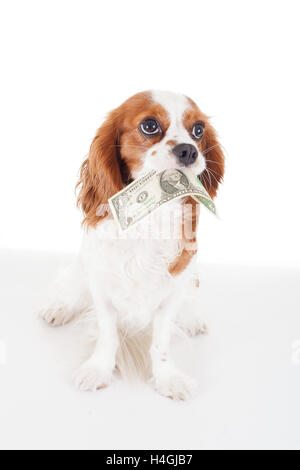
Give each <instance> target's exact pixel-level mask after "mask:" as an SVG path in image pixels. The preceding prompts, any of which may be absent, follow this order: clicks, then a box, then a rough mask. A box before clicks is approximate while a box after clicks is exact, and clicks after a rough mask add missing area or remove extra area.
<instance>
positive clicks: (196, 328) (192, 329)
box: [180, 319, 208, 336]
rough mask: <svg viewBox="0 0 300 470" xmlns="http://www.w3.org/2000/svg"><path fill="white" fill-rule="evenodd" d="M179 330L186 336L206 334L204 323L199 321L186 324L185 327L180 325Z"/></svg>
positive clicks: (206, 329)
mask: <svg viewBox="0 0 300 470" xmlns="http://www.w3.org/2000/svg"><path fill="white" fill-rule="evenodd" d="M180 328H181V329H182V330H183V331H184V332H185V333H186V334H187V335H188V336H197V335H206V334H207V333H208V328H207V325H206V323H204V322H203V321H201V320H200V319H199V320H195V321H194V322H190V323H186V324H185V325H180Z"/></svg>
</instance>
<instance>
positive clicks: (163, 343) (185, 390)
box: [150, 300, 197, 400]
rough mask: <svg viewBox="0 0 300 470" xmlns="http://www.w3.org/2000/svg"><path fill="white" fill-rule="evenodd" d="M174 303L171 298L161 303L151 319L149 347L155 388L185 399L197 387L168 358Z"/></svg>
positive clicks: (193, 381)
mask: <svg viewBox="0 0 300 470" xmlns="http://www.w3.org/2000/svg"><path fill="white" fill-rule="evenodd" d="M174 312H176V303H175V302H174V301H173V302H172V300H171V301H170V302H168V304H165V305H162V306H161V307H160V308H159V309H158V311H157V312H156V314H155V317H154V321H153V338H152V346H151V349H150V354H151V360H152V373H153V382H154V387H155V389H156V390H157V391H158V392H159V393H160V394H162V395H164V396H166V397H169V398H173V399H175V400H186V399H187V398H189V397H190V396H191V395H193V394H194V392H195V391H196V389H197V383H196V381H195V380H193V379H191V378H190V377H188V376H186V375H185V374H183V373H182V372H180V371H179V370H178V369H177V368H176V367H175V365H174V364H173V362H172V360H171V359H170V352H169V349H170V342H171V335H172V321H173V319H174V316H176V313H175V315H174Z"/></svg>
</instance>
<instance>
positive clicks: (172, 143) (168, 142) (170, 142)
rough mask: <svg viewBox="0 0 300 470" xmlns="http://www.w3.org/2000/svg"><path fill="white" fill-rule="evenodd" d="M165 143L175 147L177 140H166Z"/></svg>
mask: <svg viewBox="0 0 300 470" xmlns="http://www.w3.org/2000/svg"><path fill="white" fill-rule="evenodd" d="M166 145H170V147H175V145H177V141H176V140H173V139H171V140H168V141H167V142H166Z"/></svg>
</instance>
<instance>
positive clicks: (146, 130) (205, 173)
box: [78, 91, 224, 225]
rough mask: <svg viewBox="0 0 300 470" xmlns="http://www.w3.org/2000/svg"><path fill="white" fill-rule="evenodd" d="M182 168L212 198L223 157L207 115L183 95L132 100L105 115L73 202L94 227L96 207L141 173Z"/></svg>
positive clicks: (149, 94)
mask: <svg viewBox="0 0 300 470" xmlns="http://www.w3.org/2000/svg"><path fill="white" fill-rule="evenodd" d="M184 167H189V168H190V169H192V170H193V171H194V172H195V174H196V175H198V176H199V177H200V178H201V181H202V183H203V184H204V186H205V188H206V189H207V191H208V192H209V193H210V195H211V196H212V197H214V196H215V195H216V192H217V188H218V184H219V182H220V181H221V179H222V177H223V172H224V158H223V154H222V151H221V148H220V146H219V144H218V141H217V139H216V134H215V131H214V129H213V128H212V126H211V125H210V123H209V121H208V118H207V116H205V114H203V113H202V112H201V111H200V109H199V108H198V106H197V105H196V104H195V103H194V102H193V101H192V100H191V99H190V98H187V97H186V96H184V95H180V94H175V93H170V92H160V91H153V92H143V93H138V94H137V95H134V96H133V97H131V98H129V99H128V100H127V101H125V103H123V104H122V105H121V106H119V107H118V108H117V109H115V110H113V111H112V112H111V113H110V114H109V116H108V118H107V120H106V121H105V122H104V124H103V125H102V126H101V127H100V129H99V130H98V132H97V135H96V137H95V139H94V141H93V143H92V145H91V149H90V153H89V157H88V159H87V160H86V161H85V162H84V163H83V165H82V168H81V175H80V181H79V185H81V189H80V194H79V198H78V202H79V204H80V205H82V208H83V210H84V212H85V215H86V218H85V221H86V222H87V223H88V224H90V225H96V223H97V222H98V221H99V220H100V219H101V217H99V215H97V214H99V212H98V213H97V207H98V206H100V205H103V204H106V203H107V201H108V198H110V197H111V196H113V195H114V194H115V193H116V192H118V191H120V190H121V189H122V188H123V187H124V186H126V185H127V184H128V183H130V182H131V181H132V180H134V179H136V178H139V177H140V176H141V175H143V174H145V173H146V172H148V171H150V170H158V171H162V170H165V169H167V168H184Z"/></svg>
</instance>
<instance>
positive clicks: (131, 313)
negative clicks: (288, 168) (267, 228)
mask: <svg viewBox="0 0 300 470" xmlns="http://www.w3.org/2000/svg"><path fill="white" fill-rule="evenodd" d="M153 98H154V99H155V100H156V101H158V102H160V103H161V104H162V105H163V106H164V107H165V109H166V110H167V111H168V113H169V115H170V121H171V124H170V128H169V129H168V132H167V135H166V136H165V138H164V139H163V141H165V140H166V139H171V138H175V137H176V139H177V140H181V141H182V142H189V141H190V140H191V138H190V136H189V134H188V132H187V131H186V130H185V129H184V127H183V125H182V115H183V112H184V110H185V109H186V107H187V106H188V105H189V103H188V101H187V100H186V98H185V97H183V96H181V95H173V94H169V93H159V92H153ZM157 149H158V151H159V156H158V159H159V163H158V164H159V165H161V168H162V169H163V168H165V167H166V164H165V162H164V160H163V157H162V155H163V149H164V150H166V146H165V145H164V142H161V143H160V144H158V145H157ZM160 152H161V153H160ZM165 153H166V152H165ZM200 157H201V156H199V159H200ZM168 158H169V157H168ZM170 158H172V162H173V166H174V158H173V157H171V156H170ZM149 161H153V156H152V157H151V158H149V155H148V154H145V155H144V166H143V171H145V170H147V169H150V166H151V164H150V163H149ZM202 167H203V164H202V163H201V161H200V163H198V166H197V165H195V167H194V170H195V173H197V174H199V172H200V171H199V168H200V169H201V168H202ZM203 169H204V167H203ZM135 176H138V175H135ZM179 208H180V203H179V202H175V203H173V204H168V205H166V206H164V207H163V208H162V209H161V210H160V211H158V212H157V213H155V215H154V217H156V218H160V220H168V217H167V216H168V215H169V214H170V212H172V211H173V212H174V210H175V212H176V211H178V210H179ZM153 214H154V213H153ZM176 220H177V223H178V224H181V220H180V218H176ZM146 222H147V220H146V219H144V221H142V222H141V223H139V224H138V229H137V230H136V231H134V232H132V233H131V236H129V238H128V239H124V240H122V239H121V240H120V239H119V233H118V229H117V225H116V223H115V221H114V220H113V219H111V218H106V219H105V220H104V221H103V222H101V223H100V224H99V225H98V226H97V227H96V228H95V229H89V230H88V231H85V232H84V235H83V242H82V246H81V250H80V254H79V256H78V259H77V261H76V264H75V265H73V266H72V267H71V268H69V270H67V271H66V272H65V273H64V274H63V276H62V277H61V278H60V280H59V283H58V284H57V286H56V290H55V295H54V298H53V300H52V301H51V302H50V304H49V307H47V308H46V309H45V310H44V311H43V312H42V315H43V317H44V318H45V320H47V321H48V322H49V323H53V324H56V325H57V324H62V323H65V322H66V321H68V320H70V319H72V318H73V317H74V316H75V315H76V314H78V313H79V312H81V311H83V310H86V309H92V310H93V313H94V315H95V317H96V321H97V326H98V335H97V341H96V345H95V350H94V352H93V354H92V356H91V357H90V358H89V359H88V360H87V361H86V362H85V363H84V364H83V365H82V366H81V367H80V369H79V370H78V371H77V373H76V375H75V383H76V385H77V387H79V388H80V389H81V390H96V389H99V388H103V387H106V386H107V385H109V383H110V382H111V381H112V379H113V372H114V369H115V366H116V363H117V359H116V358H117V357H118V354H119V352H120V349H122V348H123V346H124V344H123V339H124V341H125V340H126V338H128V337H129V338H130V337H138V336H139V335H140V334H144V333H145V332H149V331H150V332H151V333H150V340H151V346H150V351H149V356H150V357H151V364H152V382H153V384H154V387H155V388H156V389H157V390H158V391H159V392H160V393H161V394H163V395H165V396H168V397H172V398H174V399H186V398H188V397H189V396H190V395H191V394H192V393H193V392H194V391H195V389H196V385H195V382H194V381H193V380H191V379H190V378H189V377H186V376H185V375H184V374H182V373H181V372H180V371H178V370H177V368H176V367H175V365H174V364H173V363H172V360H171V358H170V354H169V346H170V340H171V334H172V331H173V327H172V325H173V324H174V323H175V321H176V317H178V318H179V316H181V322H180V327H182V328H183V330H187V331H188V330H192V331H189V332H192V333H196V332H197V331H198V329H199V328H198V327H199V320H198V318H197V319H194V321H193V323H194V324H193V325H191V320H189V318H188V315H187V314H186V315H187V316H186V317H185V318H183V316H182V312H185V308H184V305H185V302H186V300H187V297H189V295H190V289H191V285H192V283H193V280H194V278H195V260H194V261H193V262H192V263H190V265H189V266H188V268H187V269H185V270H184V271H183V272H182V273H181V274H179V275H178V276H175V277H172V276H171V275H170V273H169V271H168V267H169V264H170V263H171V262H172V261H173V260H174V259H175V258H176V256H178V254H180V253H181V250H182V246H181V241H180V240H177V239H167V238H165V239H164V238H159V239H148V238H147V236H146V227H147V223H146ZM156 222H157V221H156ZM156 222H155V221H154V225H155V223H156ZM133 234H134V236H133ZM185 322H186V325H185V324H184V323H185ZM136 345H138V346H137V347H141V341H140V342H137V343H136ZM136 352H137V351H136ZM133 354H134V351H133ZM123 358H124V355H123ZM121 362H122V361H118V363H117V365H118V366H119V368H120V363H121ZM125 362H126V360H125ZM127 363H128V360H127ZM121 367H122V364H121Z"/></svg>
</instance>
